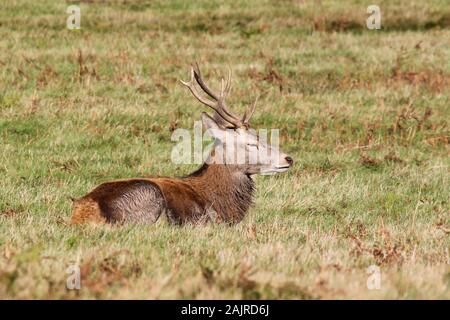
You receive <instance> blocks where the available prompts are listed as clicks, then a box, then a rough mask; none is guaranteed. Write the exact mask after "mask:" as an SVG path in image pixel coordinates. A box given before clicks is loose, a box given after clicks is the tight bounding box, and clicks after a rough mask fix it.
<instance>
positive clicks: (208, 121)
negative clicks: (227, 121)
mask: <svg viewBox="0 0 450 320" xmlns="http://www.w3.org/2000/svg"><path fill="white" fill-rule="evenodd" d="M202 124H203V127H204V128H205V131H207V133H208V134H209V135H210V136H211V137H214V138H217V139H219V140H220V139H222V137H223V136H224V132H225V130H223V129H222V128H221V127H220V126H219V125H218V124H217V122H216V121H215V120H214V119H213V118H211V117H210V116H209V115H208V114H207V113H205V112H202Z"/></svg>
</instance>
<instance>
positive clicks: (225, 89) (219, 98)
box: [181, 63, 254, 128]
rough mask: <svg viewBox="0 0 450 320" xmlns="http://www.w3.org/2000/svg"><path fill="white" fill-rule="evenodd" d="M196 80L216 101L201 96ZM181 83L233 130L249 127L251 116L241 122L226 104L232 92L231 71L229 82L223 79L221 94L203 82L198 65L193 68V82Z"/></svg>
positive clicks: (229, 72) (229, 71)
mask: <svg viewBox="0 0 450 320" xmlns="http://www.w3.org/2000/svg"><path fill="white" fill-rule="evenodd" d="M194 80H195V81H196V82H197V84H198V85H199V86H200V88H201V89H202V90H203V91H204V92H205V93H206V94H207V95H208V96H209V97H210V98H212V99H213V100H214V101H211V100H209V99H208V98H205V97H203V96H202V95H200V93H199V92H198V91H197V88H196V87H195V81H194ZM181 83H182V84H183V85H185V86H186V87H188V88H189V90H190V91H191V93H192V94H193V95H194V97H195V98H197V100H198V101H200V102H201V103H203V104H204V105H207V106H208V107H210V108H211V109H213V110H214V111H215V112H217V114H218V115H219V116H220V117H221V118H222V119H223V120H225V121H226V122H228V123H229V124H230V125H231V127H232V128H239V127H242V126H246V127H248V120H249V119H250V117H251V115H250V117H248V119H247V117H245V116H244V118H243V119H242V120H241V119H240V118H239V117H237V116H235V115H234V114H233V113H231V112H230V110H229V109H228V107H227V105H226V102H225V98H226V97H227V96H228V94H229V93H230V91H231V69H229V70H228V79H227V81H226V82H225V79H223V78H222V83H221V90H220V94H217V93H215V92H214V91H212V90H211V89H210V88H209V87H208V85H207V84H206V83H205V82H204V81H203V78H202V74H201V72H200V68H199V66H198V63H195V64H194V65H192V67H191V80H190V81H189V82H185V81H181ZM253 111H254V108H253ZM253 111H252V114H253ZM246 119H247V120H246Z"/></svg>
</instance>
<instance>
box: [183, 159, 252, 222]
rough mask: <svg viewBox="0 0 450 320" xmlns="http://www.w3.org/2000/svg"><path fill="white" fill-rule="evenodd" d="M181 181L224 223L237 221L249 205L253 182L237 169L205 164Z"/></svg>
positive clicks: (232, 166)
mask: <svg viewBox="0 0 450 320" xmlns="http://www.w3.org/2000/svg"><path fill="white" fill-rule="evenodd" d="M184 179H185V180H186V182H188V183H189V184H190V185H191V186H192V187H193V188H194V189H195V191H196V192H197V193H199V194H200V195H201V196H202V198H203V199H205V200H206V202H207V203H208V204H209V205H210V207H211V208H212V209H213V210H215V211H216V212H217V214H218V216H219V217H220V218H221V220H223V221H225V222H239V221H241V220H242V218H243V217H244V215H245V214H246V212H247V211H248V209H249V207H250V205H251V204H252V196H253V191H254V183H253V180H252V178H251V177H250V176H249V175H247V174H245V173H244V172H242V170H240V169H239V167H238V166H234V165H225V164H206V163H205V164H203V166H202V167H201V168H200V169H198V170H197V171H195V172H193V173H192V174H190V175H189V176H187V177H186V178H184Z"/></svg>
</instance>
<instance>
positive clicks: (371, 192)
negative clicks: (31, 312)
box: [0, 0, 450, 299]
mask: <svg viewBox="0 0 450 320" xmlns="http://www.w3.org/2000/svg"><path fill="white" fill-rule="evenodd" d="M69 3H72V2H71V1H68V2H66V3H64V2H56V1H39V2H33V4H30V3H29V1H25V0H23V1H12V0H4V1H2V3H1V4H0V36H1V38H0V39H1V40H0V82H1V84H2V85H1V88H0V150H1V152H0V174H1V176H2V179H1V180H0V297H1V298H249V299H260V298H263V299H264V298H305V299H314V298H449V297H450V293H449V281H448V279H449V274H450V270H449V267H448V263H449V253H448V250H449V247H450V246H449V244H450V243H449V237H448V232H449V228H450V226H449V220H448V214H449V212H450V206H449V202H448V190H449V189H450V183H449V182H450V175H449V164H450V163H449V142H450V134H449V121H450V111H449V106H450V103H449V90H448V88H449V85H450V64H449V61H450V59H449V57H450V46H449V45H448V40H447V39H449V37H450V32H449V27H450V25H449V14H450V12H449V7H448V5H447V3H446V1H440V0H435V1H431V2H427V3H422V2H420V3H419V2H417V3H415V2H413V3H411V1H395V2H392V1H379V3H378V5H379V6H380V8H381V12H382V30H380V31H370V30H367V29H366V28H365V19H366V17H367V14H366V13H365V11H366V7H367V5H368V4H367V3H365V2H363V1H345V2H334V1H333V2H331V1H321V2H320V4H318V3H316V2H309V1H282V2H279V1H263V2H261V1H233V2H230V3H226V4H224V3H223V2H222V1H210V0H208V1H206V0H205V1H203V0H202V1H170V2H167V1H95V0H90V1H78V2H75V3H80V4H81V9H82V30H81V31H69V30H67V29H65V22H66V18H67V14H66V13H65V10H66V6H67V5H68V4H69ZM195 59H197V60H200V61H201V62H202V64H204V65H205V68H204V71H205V76H206V77H207V78H209V79H211V81H213V83H214V84H215V85H218V82H217V81H216V82H214V80H215V79H217V78H218V76H219V74H220V72H221V71H224V70H225V68H226V66H227V65H230V66H231V67H232V69H233V70H234V82H233V85H234V88H233V94H232V97H231V100H230V104H231V105H232V106H233V107H234V108H235V109H236V110H237V111H239V112H242V111H243V110H244V108H245V107H246V105H248V104H249V103H251V102H252V100H253V99H254V97H255V96H256V94H260V95H261V97H260V99H259V101H260V102H259V107H258V110H257V113H256V115H255V117H254V124H255V126H256V127H266V128H279V129H280V133H281V145H282V147H283V149H284V150H285V151H287V152H289V153H290V154H291V155H292V156H293V158H294V159H295V160H296V165H295V166H294V168H293V169H292V170H291V171H289V172H288V173H287V174H284V175H279V176H275V177H257V178H256V180H257V181H256V182H257V186H258V191H257V196H256V199H255V200H256V203H255V206H254V207H252V209H251V211H250V212H249V214H248V216H247V217H246V219H245V220H244V221H243V222H242V223H240V224H239V225H237V226H233V227H227V226H222V225H208V226H204V227H191V226H187V227H183V228H179V227H173V226H169V225H168V224H167V223H166V222H165V221H163V220H161V221H159V222H158V223H157V224H156V225H153V226H147V227H144V226H122V227H108V226H106V227H105V226H101V227H92V226H86V227H79V228H73V227H70V226H68V225H67V222H68V220H69V216H70V205H71V201H70V197H78V196H81V195H83V194H84V193H86V192H88V191H89V190H90V189H91V188H93V187H94V186H95V185H96V184H98V183H100V182H103V181H106V180H108V179H114V178H127V177H136V176H149V175H170V176H174V175H184V174H186V173H188V172H189V171H191V170H193V169H194V168H195V167H196V166H195V165H190V166H176V165H173V164H171V163H170V161H169V159H170V152H171V148H172V147H173V142H171V141H170V135H171V130H173V129H174V128H176V127H183V128H191V127H192V126H193V121H194V120H197V119H198V118H199V115H200V109H201V108H202V107H201V106H199V104H198V103H197V102H196V101H195V100H194V99H193V98H191V97H190V95H189V93H188V92H186V90H185V89H184V88H183V87H182V86H180V85H179V83H178V79H185V78H186V77H188V64H189V63H190V62H192V61H193V60H195ZM72 263H77V264H79V266H80V269H81V273H82V277H81V278H82V283H81V286H82V288H81V290H79V291H70V290H67V289H66V286H65V285H66V279H67V276H68V274H67V273H66V269H67V267H68V266H69V265H71V264H72ZM372 264H376V265H378V266H379V267H380V268H381V272H382V283H381V289H380V290H368V289H367V286H366V281H367V276H368V275H367V273H366V268H367V267H368V266H370V265H372Z"/></svg>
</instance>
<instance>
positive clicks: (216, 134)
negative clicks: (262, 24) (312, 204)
mask: <svg viewBox="0 0 450 320" xmlns="http://www.w3.org/2000/svg"><path fill="white" fill-rule="evenodd" d="M181 83H182V84H184V85H185V86H186V87H188V88H189V90H190V91H191V93H192V94H193V95H194V97H195V98H197V100H199V101H200V102H201V103H203V104H204V105H206V106H208V107H210V108H211V109H212V110H214V115H213V116H212V117H211V116H210V115H208V114H207V113H202V122H203V126H204V127H205V129H206V130H207V132H208V134H209V135H210V136H212V137H213V138H215V144H214V148H213V150H212V152H211V154H210V156H209V158H208V159H207V163H214V164H224V165H228V166H233V167H235V168H238V170H240V171H242V172H244V173H245V174H247V175H252V174H274V173H278V172H284V171H287V170H288V169H289V167H290V166H292V164H293V162H294V161H293V159H292V158H291V157H290V156H288V155H287V154H286V153H284V152H282V151H281V150H280V149H279V148H278V147H277V146H274V145H271V144H268V143H267V142H266V141H265V139H261V138H260V137H259V136H258V134H257V133H256V131H255V130H253V129H251V126H250V118H251V117H252V115H253V113H254V112H255V108H256V102H257V99H256V100H255V103H253V106H252V107H251V109H250V110H247V111H246V112H245V114H244V116H243V117H238V116H236V115H235V114H233V113H232V112H231V111H230V109H229V108H228V106H227V104H226V101H225V99H226V97H227V96H228V95H229V93H230V91H231V70H229V72H228V79H227V80H226V81H225V79H223V78H222V81H221V90H220V93H216V92H214V91H213V90H211V89H210V88H209V87H208V85H207V84H206V83H205V82H204V80H203V78H202V75H201V72H200V68H199V66H198V64H197V63H195V64H194V65H193V66H192V67H191V79H190V81H189V82H184V81H181ZM195 83H197V84H198V86H199V87H200V88H201V89H202V90H203V92H204V93H205V94H206V95H207V96H209V98H206V97H204V96H203V95H201V94H200V93H199V91H198V90H197V87H196V85H195Z"/></svg>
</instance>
